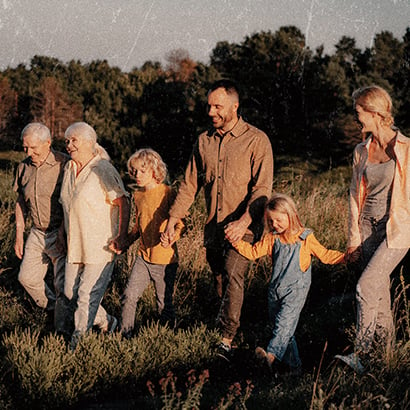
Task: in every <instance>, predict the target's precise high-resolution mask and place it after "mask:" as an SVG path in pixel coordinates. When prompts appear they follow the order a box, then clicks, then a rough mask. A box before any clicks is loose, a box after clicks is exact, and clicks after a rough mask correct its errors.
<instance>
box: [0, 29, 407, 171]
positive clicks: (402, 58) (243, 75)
mask: <svg viewBox="0 0 410 410" xmlns="http://www.w3.org/2000/svg"><path fill="white" fill-rule="evenodd" d="M165 58H166V63H167V64H166V66H165V67H163V66H162V65H161V63H159V62H156V61H147V62H145V63H144V64H143V65H142V66H141V67H139V68H134V69H133V70H131V71H130V72H128V73H125V72H122V71H121V70H120V69H119V68H117V67H111V66H110V65H109V64H108V62H107V61H106V60H97V61H92V62H90V63H87V64H82V63H81V61H74V60H73V61H70V62H68V63H63V62H61V61H59V60H58V59H56V58H51V57H44V56H34V57H33V58H32V60H31V62H30V64H29V66H27V67H26V66H24V65H19V66H17V67H16V68H8V69H6V70H4V71H3V72H1V73H0V141H1V142H2V143H3V146H4V147H17V146H18V145H17V143H16V141H18V139H16V136H17V135H19V133H20V131H21V129H22V128H23V127H24V126H25V125H26V123H27V122H29V121H33V120H37V121H42V122H44V123H45V124H47V125H48V126H49V127H50V129H51V131H52V134H53V135H54V136H55V137H57V138H62V136H63V133H64V130H65V128H66V127H67V125H68V124H69V123H70V122H72V121H77V120H84V121H87V122H89V123H90V124H91V125H92V126H93V127H95V129H96V131H97V134H98V135H99V138H100V142H101V144H102V145H104V146H105V147H106V148H107V150H108V151H109V153H110V155H111V157H112V158H113V160H114V162H115V163H116V165H117V166H119V168H120V169H121V171H122V172H123V171H124V170H125V166H124V163H125V161H126V160H127V158H128V157H129V155H131V154H132V152H134V151H135V150H136V149H138V148H141V147H145V146H150V147H152V148H154V149H156V150H157V151H159V152H160V154H161V155H162V156H163V157H164V160H165V161H166V162H167V164H168V166H169V169H170V171H171V174H173V175H176V174H178V173H179V172H180V171H181V170H182V169H183V168H184V166H185V164H186V161H187V159H188V156H189V154H190V151H191V147H192V144H193V142H194V140H195V138H196V136H197V134H198V133H199V132H200V131H203V130H204V129H206V127H207V126H208V124H209V122H208V119H207V115H206V93H207V89H208V87H209V85H210V84H211V83H212V82H214V81H215V80H216V79H220V78H231V79H233V80H235V81H236V82H237V83H238V84H239V86H240V89H241V106H240V111H241V114H242V115H243V117H244V118H245V119H246V120H247V121H249V122H250V123H252V124H254V125H256V126H258V127H259V128H261V129H262V130H264V131H265V132H266V133H267V134H268V136H269V137H270V139H271V141H272V146H273V149H274V152H275V153H276V154H286V155H296V156H302V157H305V158H306V159H310V158H322V159H323V158H328V159H329V161H331V162H332V163H335V162H340V161H344V160H346V159H347V158H350V155H351V150H352V146H353V145H354V144H355V143H357V142H358V141H359V140H360V138H361V136H360V133H359V131H358V129H357V128H356V127H355V125H354V121H353V118H352V107H351V94H352V92H353V90H354V89H356V88H357V87H359V86H363V85H368V84H373V83H375V84H379V85H381V86H383V87H385V88H386V89H387V90H388V91H389V92H390V93H391V95H392V97H393V101H394V103H395V108H396V112H395V114H396V123H397V125H398V126H399V127H400V128H401V129H402V131H403V132H404V133H405V134H407V135H409V133H410V119H409V117H408V115H407V113H408V111H409V108H410V86H409V78H410V28H408V29H407V32H406V34H405V35H404V37H403V38H402V39H397V38H395V37H394V36H393V34H392V33H390V32H388V31H382V32H380V33H377V34H376V35H375V37H374V42H373V45H372V46H371V47H369V48H366V49H364V50H361V49H359V48H358V47H357V46H356V41H355V39H354V38H351V37H347V36H343V37H341V38H340V40H339V41H338V43H337V44H335V51H334V52H333V54H325V53H324V49H323V46H321V47H318V48H317V49H316V50H311V49H310V48H308V47H306V44H305V36H304V34H303V33H302V32H301V30H300V29H299V28H297V27H295V26H284V27H281V28H280V29H279V30H277V31H276V32H271V31H261V32H256V33H253V34H251V35H249V36H247V37H245V38H244V39H243V41H242V42H240V43H229V42H226V41H222V42H218V43H217V44H216V45H215V47H214V49H213V50H212V52H211V54H210V63H209V64H203V63H199V62H196V61H194V60H192V59H191V57H190V55H189V53H188V51H186V50H183V49H177V50H170V51H169V53H167V55H166V56H165Z"/></svg>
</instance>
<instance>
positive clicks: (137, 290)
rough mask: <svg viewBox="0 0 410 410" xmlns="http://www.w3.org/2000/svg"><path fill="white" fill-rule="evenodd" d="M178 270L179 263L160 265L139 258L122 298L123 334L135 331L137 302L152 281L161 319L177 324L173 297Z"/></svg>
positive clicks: (136, 260)
mask: <svg viewBox="0 0 410 410" xmlns="http://www.w3.org/2000/svg"><path fill="white" fill-rule="evenodd" d="M177 268H178V264H177V263H171V264H168V265H160V264H156V263H149V262H146V261H145V260H144V259H143V258H142V257H141V256H137V258H136V259H135V262H134V266H133V267H132V271H131V274H130V277H129V279H128V283H127V287H126V288H125V291H124V295H123V297H122V317H121V332H122V333H124V334H129V333H130V332H131V331H132V330H133V329H134V323H135V311H136V309H137V302H138V300H139V299H140V297H141V296H142V294H143V293H144V291H145V289H146V288H147V287H148V285H149V284H150V282H151V281H153V282H154V287H155V295H156V300H157V308H158V313H159V314H160V315H161V319H162V320H163V321H164V322H169V323H170V324H172V323H174V322H175V311H174V306H173V303H172V295H173V293H174V282H175V276H176V271H177Z"/></svg>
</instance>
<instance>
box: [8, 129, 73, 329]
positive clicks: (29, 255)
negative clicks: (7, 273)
mask: <svg viewBox="0 0 410 410" xmlns="http://www.w3.org/2000/svg"><path fill="white" fill-rule="evenodd" d="M21 139H22V141H23V148H24V151H25V153H26V154H27V158H26V159H25V160H24V161H22V162H21V163H20V164H19V166H18V168H17V174H16V178H15V181H14V187H13V188H14V190H15V191H16V192H17V193H18V198H17V202H16V210H15V214H16V242H15V245H14V250H15V253H16V255H17V257H18V258H20V259H22V262H21V265H20V272H19V275H18V280H19V282H20V283H21V284H22V285H23V287H24V288H25V290H26V291H27V292H28V294H29V295H30V296H31V297H32V298H33V300H34V301H35V303H36V304H37V305H38V306H40V307H41V308H44V309H47V310H49V311H52V310H54V311H55V312H54V325H55V329H56V331H57V332H62V333H67V332H68V329H67V328H66V323H68V321H67V319H68V318H67V312H66V308H65V307H66V306H67V304H66V302H65V296H64V293H63V290H64V267H65V251H64V246H63V241H61V240H59V234H61V233H59V228H60V226H62V221H63V210H62V207H61V204H60V203H59V197H60V188H61V182H62V179H63V170H64V166H65V164H66V162H67V161H68V159H69V158H68V156H67V155H65V154H62V153H60V152H56V151H54V150H53V149H52V148H51V135H50V130H49V129H48V128H47V127H46V126H45V125H43V124H40V123H30V124H28V125H27V126H26V127H25V128H24V129H23V131H22V133H21ZM27 216H30V217H31V220H32V227H31V230H30V234H29V236H28V238H27V241H26V243H25V245H24V230H25V221H26V217H27ZM60 239H61V238H60ZM50 263H52V264H53V268H54V290H52V289H50V288H49V287H48V286H47V284H46V283H45V280H44V279H45V276H46V274H47V270H48V266H49V264H50Z"/></svg>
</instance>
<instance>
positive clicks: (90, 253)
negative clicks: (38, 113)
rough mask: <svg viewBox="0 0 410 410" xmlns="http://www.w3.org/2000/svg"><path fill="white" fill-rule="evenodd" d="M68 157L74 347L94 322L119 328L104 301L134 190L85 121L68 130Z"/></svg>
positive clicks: (65, 190)
mask: <svg viewBox="0 0 410 410" xmlns="http://www.w3.org/2000/svg"><path fill="white" fill-rule="evenodd" d="M65 140H66V145H67V151H68V153H69V154H70V156H71V161H69V162H68V163H67V166H66V168H65V173H64V180H63V183H62V188H61V196H60V200H61V203H62V205H63V210H64V223H65V229H66V234H67V264H66V273H65V285H64V292H65V294H66V296H67V297H68V298H69V299H70V300H72V302H73V304H76V309H75V313H74V327H75V329H74V333H73V336H72V348H75V346H76V345H77V343H78V339H79V336H81V335H82V334H84V333H85V332H86V331H88V330H90V329H91V328H92V327H93V325H96V326H98V327H100V329H102V330H103V331H113V330H114V329H115V327H116V324H117V320H116V318H114V317H113V316H110V315H107V313H106V311H105V310H104V308H103V307H102V306H101V305H100V303H101V300H102V298H103V296H104V293H105V290H106V288H107V286H108V283H109V281H110V279H111V274H112V271H113V267H114V252H112V251H111V250H110V249H109V248H110V246H109V245H110V244H112V243H117V244H118V247H121V246H122V245H121V244H122V241H123V240H124V238H125V237H126V234H127V230H128V222H129V202H128V194H127V192H126V191H125V189H124V185H123V183H122V180H121V177H120V175H119V174H118V172H117V170H116V169H115V168H114V167H113V166H112V165H111V163H110V162H109V156H108V154H107V153H106V151H105V150H104V149H103V148H102V147H101V146H100V145H99V144H98V143H97V134H96V132H95V131H94V129H93V128H92V127H91V126H90V125H88V124H86V123H84V122H77V123H74V124H72V125H70V126H69V127H68V128H67V130H66V132H65Z"/></svg>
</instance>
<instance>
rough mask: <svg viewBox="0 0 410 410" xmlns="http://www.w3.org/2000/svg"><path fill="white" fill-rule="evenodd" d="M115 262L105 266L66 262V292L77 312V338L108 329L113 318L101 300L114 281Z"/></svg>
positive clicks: (75, 335) (75, 319)
mask: <svg viewBox="0 0 410 410" xmlns="http://www.w3.org/2000/svg"><path fill="white" fill-rule="evenodd" d="M113 269H114V261H112V262H108V263H103V264H83V263H68V262H67V263H66V274H65V283H64V293H65V295H66V296H67V298H68V299H69V300H70V301H71V303H72V305H73V309H75V310H74V333H73V338H77V339H78V337H79V336H80V335H82V334H84V333H85V332H87V331H88V330H90V329H91V328H92V327H93V326H98V327H99V328H102V329H103V328H106V327H107V325H108V321H109V319H110V316H109V315H108V314H107V312H106V311H105V309H104V308H103V307H102V306H101V300H102V298H103V296H104V293H105V291H106V289H107V286H108V284H109V282H110V280H111V275H112V271H113Z"/></svg>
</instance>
